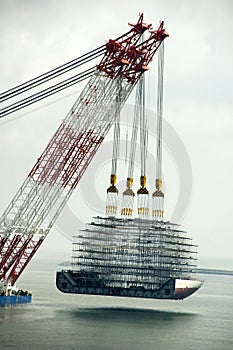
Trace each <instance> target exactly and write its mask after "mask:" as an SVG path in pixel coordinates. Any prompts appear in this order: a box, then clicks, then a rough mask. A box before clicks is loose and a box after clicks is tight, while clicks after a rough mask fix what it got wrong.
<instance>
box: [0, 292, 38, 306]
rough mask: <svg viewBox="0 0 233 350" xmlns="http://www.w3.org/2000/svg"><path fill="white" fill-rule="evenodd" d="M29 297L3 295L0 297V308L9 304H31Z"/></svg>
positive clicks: (30, 297)
mask: <svg viewBox="0 0 233 350" xmlns="http://www.w3.org/2000/svg"><path fill="white" fill-rule="evenodd" d="M31 301H32V296H31V295H8V296H6V295H4V296H0V306H4V305H10V304H26V303H31Z"/></svg>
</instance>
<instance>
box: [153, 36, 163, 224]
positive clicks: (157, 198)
mask: <svg viewBox="0 0 233 350" xmlns="http://www.w3.org/2000/svg"><path fill="white" fill-rule="evenodd" d="M163 72H164V43H163V41H162V43H161V45H160V47H159V52H158V87H157V151H156V156H157V159H156V180H155V186H156V191H155V192H154V193H153V195H152V216H153V217H154V218H155V219H156V220H158V221H161V220H163V217H164V193H163V192H162V120H163V119H162V118H163Z"/></svg>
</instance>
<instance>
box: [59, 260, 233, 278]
mask: <svg viewBox="0 0 233 350" xmlns="http://www.w3.org/2000/svg"><path fill="white" fill-rule="evenodd" d="M58 265H59V266H71V263H70V262H69V261H62V262H61V263H60V264H58ZM194 272H196V273H201V274H205V275H224V276H233V270H226V269H210V268H196V269H195V270H194Z"/></svg>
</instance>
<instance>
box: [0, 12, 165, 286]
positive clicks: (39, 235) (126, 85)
mask: <svg viewBox="0 0 233 350" xmlns="http://www.w3.org/2000/svg"><path fill="white" fill-rule="evenodd" d="M131 26H132V28H131V30H130V31H129V32H127V33H126V34H124V35H122V36H121V37H119V38H117V39H116V40H109V42H108V43H107V44H106V53H105V55H104V56H103V58H102V60H101V62H100V63H99V65H98V66H97V67H96V70H95V72H94V74H93V75H92V77H91V78H90V80H89V81H88V83H87V84H86V86H85V88H84V89H83V91H82V93H81V94H80V96H79V97H78V99H77V100H76V102H75V103H74V105H73V107H72V108H71V110H70V112H69V113H68V115H67V116H66V118H65V119H64V121H63V122H62V124H61V125H60V127H59V128H58V130H57V131H56V133H55V135H54V136H53V138H52V139H51V141H50V142H49V144H48V146H47V147H46V149H45V150H44V152H43V153H42V155H41V156H40V157H39V158H38V160H37V162H36V164H35V166H34V167H33V169H32V170H31V172H30V173H29V175H28V176H27V178H26V180H25V182H24V183H23V185H22V186H21V188H20V189H19V191H18V192H17V193H16V195H15V197H14V198H13V200H12V201H11V203H10V204H9V206H8V207H7V209H6V210H5V212H4V213H3V215H2V217H1V218H0V278H1V279H2V280H6V279H7V280H8V281H10V282H11V283H12V284H14V283H15V282H16V280H17V279H18V277H19V276H20V274H21V273H22V271H23V270H24V269H25V267H26V266H27V264H28V263H29V261H30V260H31V258H32V257H33V255H34V254H35V252H36V251H37V249H38V248H39V247H40V245H41V243H42V242H43V240H44V238H45V237H46V236H47V234H48V233H49V231H50V229H51V227H52V226H53V224H54V222H55V220H56V219H57V217H58V216H59V214H60V212H61V210H62V209H63V207H64V205H65V203H66V202H67V200H68V199H69V197H70V196H71V194H72V192H73V191H74V189H75V187H76V186H77V184H78V182H79V180H80V179H81V177H82V176H83V174H84V172H85V170H86V169H87V166H88V165H89V163H90V162H91V160H92V158H93V157H94V155H95V153H96V151H97V150H98V148H99V146H100V144H101V143H102V141H103V140H104V137H105V136H106V134H107V133H108V131H109V129H110V128H111V126H112V124H113V123H114V119H115V116H116V113H115V108H116V107H115V106H116V98H117V91H118V89H117V86H118V84H119V80H120V83H121V89H122V90H121V101H120V109H121V108H122V107H123V106H124V104H125V102H126V100H127V98H128V97H129V95H130V93H131V92H132V90H133V88H134V86H135V84H136V83H137V81H138V79H139V78H140V76H141V75H142V74H143V73H144V72H145V71H146V70H148V64H149V63H150V61H151V60H152V58H153V56H154V54H155V52H156V51H157V49H158V47H159V45H160V44H161V42H162V41H163V40H164V39H165V38H166V36H168V34H167V33H166V32H165V30H164V28H163V22H162V23H161V24H160V26H159V28H158V29H157V30H154V31H153V30H151V25H147V24H145V23H143V16H142V15H141V16H140V18H139V20H138V22H137V24H136V25H131ZM148 30H149V32H148V33H149V34H148V38H147V39H146V40H144V41H143V42H140V38H141V37H142V34H143V33H144V32H145V31H148Z"/></svg>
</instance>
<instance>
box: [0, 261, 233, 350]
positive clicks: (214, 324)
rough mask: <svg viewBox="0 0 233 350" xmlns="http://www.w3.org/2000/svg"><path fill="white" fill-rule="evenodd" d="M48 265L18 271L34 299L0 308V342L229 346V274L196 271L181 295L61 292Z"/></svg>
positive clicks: (232, 298) (128, 348) (25, 348)
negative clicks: (196, 282) (197, 284)
mask: <svg viewBox="0 0 233 350" xmlns="http://www.w3.org/2000/svg"><path fill="white" fill-rule="evenodd" d="M57 269H59V267H56V266H53V265H52V264H46V265H45V264H40V263H39V264H37V265H36V267H35V264H34V267H31V268H28V269H27V270H26V271H25V273H24V274H23V276H22V277H21V278H20V281H19V283H20V288H24V289H28V290H32V292H33V302H32V303H31V304H25V305H11V306H5V307H0V349H1V350H6V349H16V350H21V349H22V350H34V349H37V350H43V349H48V350H53V349H56V350H60V349H64V350H65V349H66V350H71V349H72V350H76V349H80V350H92V349H93V350H94V349H95V350H119V349H122V350H139V349H140V350H142V349H143V350H151V349H153V350H178V349H179V350H180V349H184V350H194V349H195V350H196V349H198V350H202V349H203V350H232V349H233V276H217V275H201V278H203V279H204V280H205V282H204V284H203V286H202V288H201V289H200V290H199V291H197V292H196V293H195V294H194V295H192V296H190V297H189V298H187V299H185V300H183V301H165V300H145V299H133V298H120V297H103V296H85V295H70V294H62V293H60V292H59V291H58V290H57V289H56V287H55V277H56V270H57Z"/></svg>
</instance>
